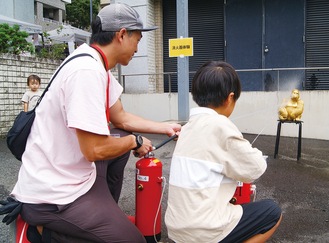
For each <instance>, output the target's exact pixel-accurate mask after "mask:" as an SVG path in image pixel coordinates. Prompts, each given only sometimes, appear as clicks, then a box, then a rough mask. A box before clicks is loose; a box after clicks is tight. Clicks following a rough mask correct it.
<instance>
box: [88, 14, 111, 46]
mask: <svg viewBox="0 0 329 243" xmlns="http://www.w3.org/2000/svg"><path fill="white" fill-rule="evenodd" d="M91 29H92V34H91V39H90V44H93V43H97V44H99V45H101V46H105V45H107V44H110V43H111V42H112V40H113V38H114V36H115V31H103V30H102V23H101V19H100V18H99V17H98V16H96V18H95V20H94V21H93V22H92V23H91Z"/></svg>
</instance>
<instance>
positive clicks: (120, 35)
mask: <svg viewBox="0 0 329 243" xmlns="http://www.w3.org/2000/svg"><path fill="white" fill-rule="evenodd" d="M126 34H127V30H126V28H122V29H120V30H119V31H118V32H116V38H117V39H118V41H119V42H121V41H122V40H123V37H124V36H125V35H126Z"/></svg>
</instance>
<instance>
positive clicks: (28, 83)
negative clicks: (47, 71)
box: [26, 74, 41, 86]
mask: <svg viewBox="0 0 329 243" xmlns="http://www.w3.org/2000/svg"><path fill="white" fill-rule="evenodd" d="M30 80H37V81H38V82H39V84H41V79H40V77H39V76H38V75H35V74H31V75H30V76H28V77H27V82H26V83H27V86H29V85H30Z"/></svg>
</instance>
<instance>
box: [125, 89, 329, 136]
mask: <svg viewBox="0 0 329 243" xmlns="http://www.w3.org/2000/svg"><path fill="white" fill-rule="evenodd" d="M300 96H301V99H302V100H303V101H304V103H305V106H304V112H303V115H302V121H303V131H302V137H304V138H314V139H324V140H329V112H328V101H329V91H300ZM289 97H290V92H288V91H287V92H242V94H241V96H240V98H239V100H238V101H237V103H236V107H235V110H234V112H233V113H232V115H231V117H230V119H231V120H232V121H233V122H234V123H235V124H236V125H237V127H238V128H239V129H240V130H241V131H242V132H243V133H250V134H255V138H256V136H257V135H258V134H262V135H276V132H277V124H278V121H277V119H278V115H277V114H278V113H277V112H278V108H279V106H280V104H281V102H282V100H283V99H284V98H289ZM121 100H122V103H123V105H124V107H125V109H126V110H127V111H129V112H132V113H134V114H137V115H141V116H143V117H145V118H149V119H153V120H156V121H177V119H178V97H177V93H175V94H168V93H166V94H147V95H145V94H123V95H122V98H121ZM189 104H190V108H192V107H196V106H197V105H196V104H195V103H194V101H193V100H192V97H191V96H190V101H189ZM281 136H287V137H297V136H298V126H297V125H296V124H295V123H293V124H286V123H285V124H283V125H282V128H281Z"/></svg>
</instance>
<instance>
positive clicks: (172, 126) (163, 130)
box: [110, 100, 181, 136]
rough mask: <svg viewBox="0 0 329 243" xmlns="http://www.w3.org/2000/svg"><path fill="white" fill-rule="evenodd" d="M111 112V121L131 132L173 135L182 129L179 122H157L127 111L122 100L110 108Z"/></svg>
mask: <svg viewBox="0 0 329 243" xmlns="http://www.w3.org/2000/svg"><path fill="white" fill-rule="evenodd" d="M110 114H111V123H112V124H113V125H114V126H115V127H117V128H121V129H123V130H126V131H129V132H140V133H157V134H166V135H168V136H173V135H174V134H176V133H178V132H179V131H180V130H181V125H180V124H177V123H166V122H155V121H151V120H148V119H144V118H142V117H139V116H136V115H134V114H131V113H129V112H126V111H125V110H124V109H123V106H122V103H121V101H120V100H118V101H117V102H116V103H115V104H114V105H113V106H112V107H111V108H110Z"/></svg>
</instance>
